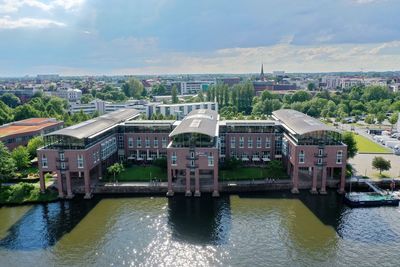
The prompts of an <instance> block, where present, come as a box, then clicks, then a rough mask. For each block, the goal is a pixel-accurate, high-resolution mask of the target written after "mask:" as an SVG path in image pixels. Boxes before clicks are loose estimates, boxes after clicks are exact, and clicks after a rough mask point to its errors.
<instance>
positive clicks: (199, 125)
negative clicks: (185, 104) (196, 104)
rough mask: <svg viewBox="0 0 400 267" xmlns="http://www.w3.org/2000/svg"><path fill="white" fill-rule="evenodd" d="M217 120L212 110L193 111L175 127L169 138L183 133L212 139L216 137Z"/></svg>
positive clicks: (216, 115) (217, 117)
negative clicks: (202, 135) (198, 134)
mask: <svg viewBox="0 0 400 267" xmlns="http://www.w3.org/2000/svg"><path fill="white" fill-rule="evenodd" d="M218 119H219V115H218V112H216V111H214V110H209V109H197V110H193V111H192V112H190V113H189V114H188V115H187V116H186V117H185V118H184V119H183V120H182V121H181V123H180V124H179V125H178V126H176V128H175V129H174V130H173V131H172V132H171V133H170V135H169V136H175V135H178V134H183V133H201V134H205V135H208V136H212V137H213V136H217V135H218Z"/></svg>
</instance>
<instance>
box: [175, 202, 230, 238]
mask: <svg viewBox="0 0 400 267" xmlns="http://www.w3.org/2000/svg"><path fill="white" fill-rule="evenodd" d="M168 225H169V226H170V228H171V231H172V237H173V238H174V239H177V240H180V241H184V242H188V243H194V244H215V245H219V244H225V243H227V241H228V238H229V231H230V229H231V227H232V223H231V211H230V197H229V196H221V197H220V198H212V197H211V196H202V198H186V197H184V196H176V197H174V198H170V199H169V200H168Z"/></svg>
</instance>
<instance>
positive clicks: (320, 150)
mask: <svg viewBox="0 0 400 267" xmlns="http://www.w3.org/2000/svg"><path fill="white" fill-rule="evenodd" d="M323 153H324V150H323V149H321V148H320V149H318V156H322V155H323Z"/></svg>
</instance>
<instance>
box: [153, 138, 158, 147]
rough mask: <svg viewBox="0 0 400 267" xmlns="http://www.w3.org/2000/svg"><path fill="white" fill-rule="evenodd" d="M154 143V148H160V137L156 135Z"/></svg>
mask: <svg viewBox="0 0 400 267" xmlns="http://www.w3.org/2000/svg"><path fill="white" fill-rule="evenodd" d="M153 145H154V148H158V138H157V137H154V141H153Z"/></svg>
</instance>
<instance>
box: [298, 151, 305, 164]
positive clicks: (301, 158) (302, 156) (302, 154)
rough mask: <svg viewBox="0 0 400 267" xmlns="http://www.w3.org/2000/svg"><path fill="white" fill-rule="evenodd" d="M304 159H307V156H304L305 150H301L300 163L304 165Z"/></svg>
mask: <svg viewBox="0 0 400 267" xmlns="http://www.w3.org/2000/svg"><path fill="white" fill-rule="evenodd" d="M304 158H305V156H304V151H303V150H300V153H299V163H304Z"/></svg>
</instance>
